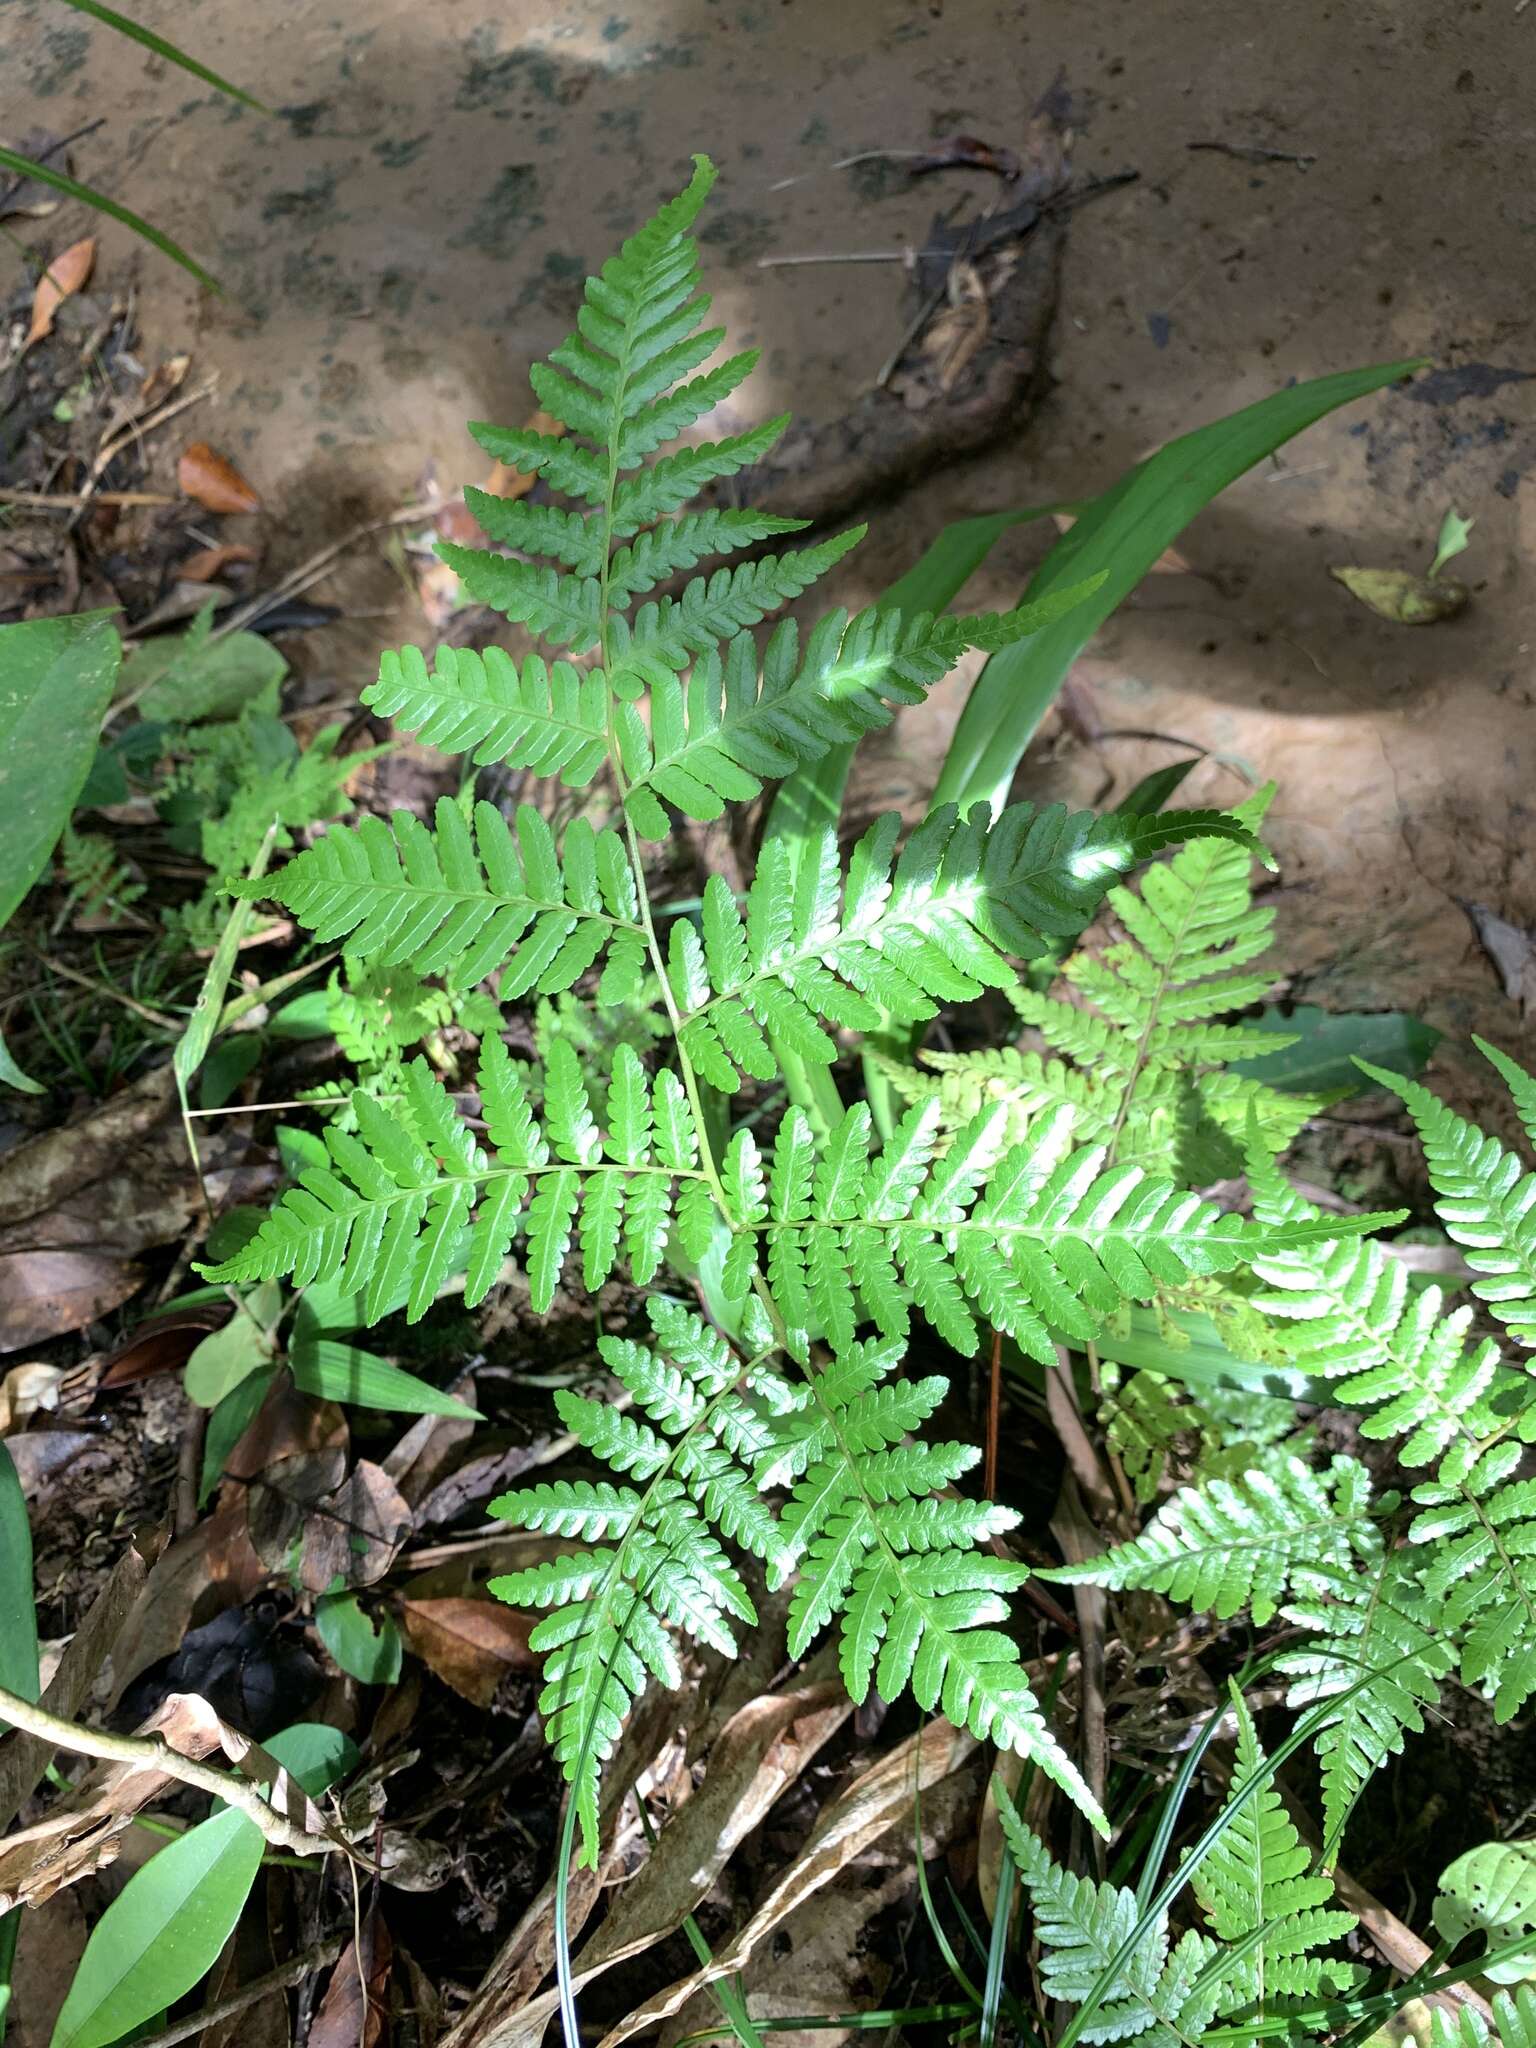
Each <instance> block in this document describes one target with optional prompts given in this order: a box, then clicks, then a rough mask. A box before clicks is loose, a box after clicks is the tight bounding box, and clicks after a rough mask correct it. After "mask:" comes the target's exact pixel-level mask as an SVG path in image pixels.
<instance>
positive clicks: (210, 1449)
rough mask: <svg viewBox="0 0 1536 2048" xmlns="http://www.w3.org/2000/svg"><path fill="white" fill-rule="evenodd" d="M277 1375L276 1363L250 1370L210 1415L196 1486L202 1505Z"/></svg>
mask: <svg viewBox="0 0 1536 2048" xmlns="http://www.w3.org/2000/svg"><path fill="white" fill-rule="evenodd" d="M276 1377H277V1367H276V1366H275V1365H268V1366H265V1367H263V1368H262V1369H261V1370H260V1371H258V1372H253V1373H248V1374H247V1375H246V1377H245V1378H244V1379H243V1380H240V1381H238V1382H237V1383H236V1384H235V1385H234V1386H232V1387H231V1388H230V1390H229V1392H228V1393H227V1394H226V1395H225V1396H224V1397H223V1399H222V1400H221V1401H220V1402H219V1404H218V1406H217V1407H216V1408H215V1409H214V1411H213V1413H212V1414H211V1415H210V1416H209V1418H208V1428H207V1431H206V1433H205V1434H204V1437H203V1470H202V1475H201V1477H200V1478H199V1480H198V1486H197V1504H198V1506H199V1507H202V1506H203V1505H204V1504H205V1503H206V1502H207V1500H208V1499H209V1497H210V1496H211V1495H212V1493H213V1490H214V1488H215V1487H216V1486H217V1485H218V1483H219V1481H220V1480H221V1479H222V1478H223V1477H224V1470H225V1467H226V1466H227V1465H228V1463H229V1457H230V1453H231V1451H233V1450H234V1448H235V1445H236V1444H237V1443H239V1441H240V1439H241V1437H243V1436H244V1435H245V1432H246V1431H247V1430H248V1429H249V1428H250V1426H251V1424H252V1423H253V1422H254V1421H255V1420H256V1415H257V1411H258V1410H259V1409H260V1407H261V1404H262V1402H263V1401H265V1399H266V1398H267V1392H268V1389H269V1388H270V1387H271V1385H272V1382H273V1380H274V1379H275V1378H276Z"/></svg>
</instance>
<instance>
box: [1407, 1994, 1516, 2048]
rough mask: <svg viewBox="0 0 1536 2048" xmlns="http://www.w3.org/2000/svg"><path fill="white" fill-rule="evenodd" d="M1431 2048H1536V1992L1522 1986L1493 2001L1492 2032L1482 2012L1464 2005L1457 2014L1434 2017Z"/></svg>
mask: <svg viewBox="0 0 1536 2048" xmlns="http://www.w3.org/2000/svg"><path fill="white" fill-rule="evenodd" d="M1429 2024H1430V2035H1429V2048H1536V1991H1533V1990H1532V1989H1531V1987H1530V1986H1529V1985H1528V1984H1522V1985H1521V1986H1520V1988H1519V1989H1518V1990H1517V1991H1512V1992H1511V1991H1501V1992H1499V1993H1498V1995H1497V1996H1496V1997H1495V1999H1494V2001H1493V2027H1492V2030H1491V2031H1490V2029H1489V2026H1488V2023H1487V2021H1486V2020H1485V2019H1484V2018H1483V2016H1482V2015H1481V2013H1478V2012H1475V2011H1474V2010H1473V2009H1472V2007H1470V2006H1463V2007H1462V2008H1461V2009H1460V2010H1459V2011H1458V2012H1457V2013H1455V2014H1454V2015H1452V2014H1450V2013H1445V2012H1434V2013H1432V2014H1431V2015H1430V2023H1429Z"/></svg>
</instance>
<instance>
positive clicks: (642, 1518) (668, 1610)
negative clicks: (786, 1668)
mask: <svg viewBox="0 0 1536 2048" xmlns="http://www.w3.org/2000/svg"><path fill="white" fill-rule="evenodd" d="M647 1308H648V1311H649V1314H650V1318H651V1324H652V1327H653V1329H654V1331H655V1333H656V1338H657V1346H656V1349H655V1350H650V1349H647V1348H646V1347H644V1346H642V1345H639V1344H633V1343H630V1342H628V1341H626V1340H623V1339H620V1338H616V1337H600V1338H599V1339H598V1349H599V1351H600V1353H601V1355H602V1358H603V1362H604V1364H605V1365H606V1366H607V1368H608V1370H609V1371H610V1372H611V1373H613V1374H614V1375H615V1377H616V1378H617V1379H619V1380H620V1381H621V1382H622V1384H623V1385H624V1386H625V1387H626V1388H627V1389H628V1390H629V1392H630V1394H631V1395H632V1397H633V1400H634V1412H633V1413H626V1412H623V1411H621V1410H619V1409H616V1408H615V1407H614V1406H613V1405H612V1404H611V1403H610V1402H604V1401H596V1400H590V1399H588V1398H586V1397H585V1396H583V1395H578V1394H575V1393H571V1392H568V1391H563V1392H561V1393H560V1394H558V1395H557V1396H556V1404H557V1406H558V1408H559V1410H560V1415H561V1419H562V1421H563V1422H564V1423H565V1426H566V1428H567V1429H568V1430H570V1432H571V1433H572V1435H573V1436H575V1438H576V1439H577V1441H578V1442H579V1443H581V1444H582V1445H583V1446H584V1447H585V1448H586V1449H587V1450H589V1451H591V1452H592V1453H593V1455H594V1456H596V1457H597V1458H599V1459H601V1460H602V1461H603V1463H605V1464H607V1465H609V1466H611V1467H612V1468H613V1469H614V1470H615V1471H617V1472H619V1473H622V1474H624V1475H626V1477H627V1479H628V1481H629V1483H628V1484H625V1485H622V1486H615V1485H612V1484H610V1483H609V1482H607V1481H597V1482H589V1481H574V1480H560V1481H555V1482H553V1483H550V1484H545V1485H540V1486H533V1487H529V1488H527V1489H526V1490H524V1491H522V1492H518V1493H510V1494H504V1495H502V1496H501V1497H500V1498H499V1499H497V1500H495V1501H493V1502H492V1503H491V1513H492V1514H493V1515H496V1516H498V1517H499V1518H500V1519H502V1520H504V1521H508V1522H513V1523H516V1524H517V1525H518V1526H519V1527H521V1528H525V1529H531V1530H535V1531H538V1532H540V1533H543V1534H547V1535H551V1536H563V1537H576V1538H578V1539H580V1540H582V1541H584V1542H586V1543H589V1544H591V1545H593V1546H594V1547H593V1548H590V1549H586V1550H582V1551H580V1552H578V1553H576V1554H575V1555H571V1554H566V1555H562V1556H559V1557H556V1558H554V1559H552V1560H551V1561H550V1562H548V1563H545V1564H539V1565H534V1566H532V1567H530V1568H529V1569H528V1570H526V1571H519V1572H512V1573H510V1574H507V1575H506V1576H504V1577H501V1578H496V1579H492V1580H491V1582H490V1590H491V1591H492V1592H493V1593H494V1594H496V1595H498V1596H499V1597H500V1598H501V1599H503V1600H507V1601H510V1602H511V1603H512V1604H513V1605H514V1606H518V1607H534V1608H540V1609H546V1610H548V1612H547V1614H546V1618H545V1619H544V1620H542V1621H541V1622H539V1624H538V1625H537V1626H536V1627H535V1629H534V1630H533V1632H532V1634H531V1636H530V1638H529V1644H530V1647H531V1648H532V1649H533V1650H534V1651H535V1652H537V1653H538V1654H540V1655H542V1656H543V1658H544V1689H543V1691H542V1693H541V1694H540V1696H539V1710H540V1712H541V1713H542V1714H543V1716H544V1722H545V1732H546V1735H547V1738H548V1740H549V1743H550V1746H551V1748H552V1749H553V1750H554V1752H555V1755H556V1757H557V1758H558V1759H559V1762H560V1765H561V1768H562V1770H563V1772H564V1774H565V1778H566V1781H567V1782H568V1783H569V1784H570V1785H571V1787H572V1791H573V1796H574V1798H575V1800H576V1802H577V1807H578V1811H579V1813H580V1816H581V1822H582V1833H583V1840H584V1844H585V1852H586V1858H587V1860H588V1861H589V1862H591V1863H594V1864H595V1863H596V1860H597V1850H598V1828H597V1791H598V1780H599V1773H600V1770H601V1767H602V1764H603V1762H604V1761H605V1760H606V1758H607V1757H608V1756H609V1755H611V1754H612V1751H613V1748H614V1745H615V1743H616V1742H617V1740H618V1737H619V1734H620V1732H621V1730H622V1728H623V1724H624V1721H625V1718H626V1716H627V1715H628V1713H629V1711H630V1708H631V1706H632V1704H633V1702H634V1701H635V1700H636V1699H638V1698H639V1696H640V1695H641V1693H642V1692H644V1691H645V1690H646V1688H647V1686H648V1685H649V1684H650V1682H651V1680H652V1679H655V1680H657V1681H658V1682H659V1683H661V1684H662V1685H664V1686H667V1687H676V1686H678V1685H680V1684H681V1683H682V1666H681V1663H680V1661H679V1658H678V1654H677V1649H676V1646H675V1643H674V1631H679V1630H680V1631H681V1632H682V1633H684V1634H685V1635H688V1636H691V1637H693V1638H694V1639H695V1640H696V1641H698V1642H700V1643H703V1644H708V1645H710V1646H711V1647H713V1648H715V1649H717V1650H719V1651H720V1652H722V1654H724V1655H726V1656H733V1655H734V1654H735V1650H736V1636H737V1628H738V1625H739V1624H741V1623H743V1622H745V1623H747V1624H749V1625H750V1624H751V1623H753V1622H755V1620H756V1614H755V1612H754V1609H753V1605H752V1601H751V1598H750V1596H749V1594H748V1592H747V1588H746V1585H745V1583H744V1581H743V1579H742V1576H741V1573H740V1572H739V1570H738V1569H737V1567H736V1565H735V1564H734V1563H733V1562H732V1561H731V1558H730V1556H729V1554H728V1553H727V1551H726V1550H725V1548H724V1542H729V1543H732V1544H734V1545H738V1546H740V1547H741V1548H742V1549H745V1550H747V1551H749V1552H750V1553H751V1554H752V1555H753V1556H755V1557H759V1558H763V1559H765V1560H767V1561H769V1562H770V1564H774V1563H778V1562H780V1561H781V1560H782V1558H783V1556H784V1551H785V1546H784V1542H783V1538H782V1536H781V1533H780V1530H779V1526H778V1522H777V1519H776V1517H775V1516H774V1514H773V1511H772V1509H771V1508H770V1507H769V1506H768V1504H767V1503H766V1502H765V1501H764V1500H763V1498H762V1494H761V1489H760V1488H759V1486H758V1484H757V1481H756V1478H755V1476H754V1463H755V1460H756V1458H757V1457H758V1456H759V1455H760V1454H761V1453H762V1452H763V1451H764V1449H765V1448H766V1447H767V1446H768V1445H769V1444H770V1443H771V1441H772V1435H773V1421H774V1417H775V1415H776V1414H777V1413H780V1412H783V1411H785V1410H787V1409H791V1408H792V1407H793V1404H794V1401H795V1398H796V1397H795V1395H794V1393H793V1392H792V1391H791V1390H790V1389H789V1388H788V1387H786V1386H785V1384H784V1383H783V1382H782V1381H781V1380H779V1379H778V1378H777V1376H776V1375H775V1374H773V1373H772V1372H771V1371H769V1370H768V1369H767V1367H766V1366H764V1365H762V1364H761V1363H755V1364H752V1365H747V1364H744V1363H743V1362H742V1360H740V1359H739V1358H738V1357H737V1356H736V1355H735V1353H734V1352H732V1351H731V1350H730V1348H729V1347H728V1346H727V1345H726V1344H725V1342H724V1340H723V1339H722V1338H721V1337H720V1336H719V1335H718V1334H717V1333H716V1332H714V1331H713V1330H711V1329H710V1328H709V1327H708V1325H707V1324H705V1323H703V1322H702V1321H701V1320H700V1319H699V1318H698V1317H697V1316H695V1315H691V1314H689V1313H688V1312H687V1311H686V1310H685V1309H683V1308H681V1307H680V1306H679V1305H678V1304H677V1303H676V1302H672V1301H669V1300H667V1299H666V1298H665V1297H664V1296H661V1295H652V1296H651V1297H650V1299H649V1301H648V1303H647ZM642 1417H643V1418H644V1419H643V1420H642V1419H641V1418H642ZM722 1539H723V1540H722Z"/></svg>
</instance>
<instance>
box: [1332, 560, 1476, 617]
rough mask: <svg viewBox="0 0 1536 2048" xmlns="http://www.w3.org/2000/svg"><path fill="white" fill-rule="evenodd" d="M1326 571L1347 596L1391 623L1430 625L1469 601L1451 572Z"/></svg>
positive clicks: (1461, 585) (1458, 609)
mask: <svg viewBox="0 0 1536 2048" xmlns="http://www.w3.org/2000/svg"><path fill="white" fill-rule="evenodd" d="M1328 574H1329V575H1330V576H1331V577H1332V578H1333V580H1334V581H1335V582H1336V583H1342V584H1343V586H1344V588H1345V589H1346V590H1347V591H1348V592H1349V594H1350V596H1351V597H1354V598H1358V599H1359V601H1360V603H1361V604H1363V605H1364V606H1366V608H1367V609H1368V610H1369V611H1373V612H1375V614H1376V616H1377V617H1378V618H1381V619H1388V620H1390V621H1391V623H1392V624H1393V625H1394V626H1433V625H1435V624H1436V623H1437V622H1438V621H1439V620H1441V619H1454V618H1455V617H1456V615H1457V613H1458V612H1464V611H1465V610H1466V608H1467V606H1468V605H1469V604H1470V603H1471V601H1472V593H1471V591H1470V590H1469V589H1468V588H1467V586H1466V584H1465V583H1458V582H1457V580H1456V578H1455V577H1454V576H1437V577H1434V578H1431V577H1428V576H1415V575H1414V574H1413V573H1412V571H1411V570H1408V569H1350V568H1343V569H1333V568H1331V569H1330V570H1329V571H1328Z"/></svg>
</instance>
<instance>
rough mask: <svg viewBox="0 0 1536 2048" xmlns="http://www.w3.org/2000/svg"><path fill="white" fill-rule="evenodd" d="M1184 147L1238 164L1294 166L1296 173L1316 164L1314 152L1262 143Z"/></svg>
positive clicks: (1231, 143) (1192, 143)
mask: <svg viewBox="0 0 1536 2048" xmlns="http://www.w3.org/2000/svg"><path fill="white" fill-rule="evenodd" d="M1184 147H1185V148H1186V149H1208V150H1210V151H1212V152H1213V154H1215V155H1216V156H1234V157H1236V158H1237V160H1238V162H1239V163H1240V164H1294V165H1295V166H1296V168H1297V170H1298V171H1310V170H1311V168H1312V166H1313V165H1314V164H1315V163H1316V162H1317V152H1316V151H1315V150H1310V151H1309V150H1299V149H1270V148H1269V147H1268V146H1267V145H1266V144H1264V143H1262V142H1186V143H1185V145H1184Z"/></svg>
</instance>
